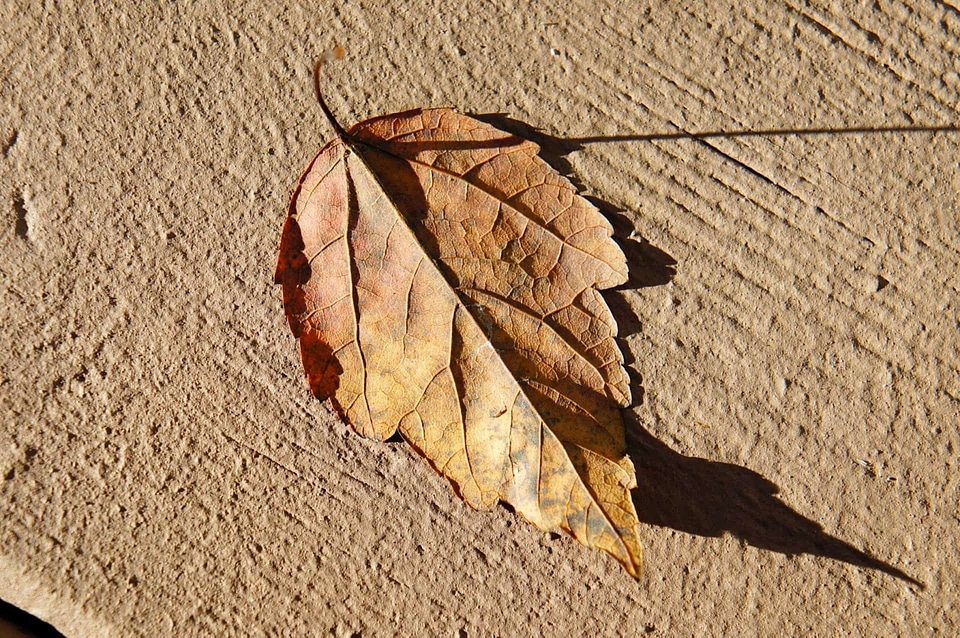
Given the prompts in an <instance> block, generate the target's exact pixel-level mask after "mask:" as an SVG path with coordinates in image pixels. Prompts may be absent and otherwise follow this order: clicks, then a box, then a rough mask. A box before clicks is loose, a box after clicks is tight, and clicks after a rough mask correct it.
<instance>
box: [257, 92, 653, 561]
mask: <svg viewBox="0 0 960 638" xmlns="http://www.w3.org/2000/svg"><path fill="white" fill-rule="evenodd" d="M538 150H539V149H538V147H537V146H536V145H535V144H533V143H531V142H529V141H526V140H523V139H521V138H518V137H515V136H512V135H510V134H508V133H505V132H503V131H500V130H498V129H496V128H494V127H492V126H490V125H488V124H485V123H483V122H480V121H478V120H476V119H473V118H470V117H467V116H464V115H460V114H457V113H455V112H454V111H452V110H450V109H430V110H415V111H409V112H406V113H399V114H394V115H388V116H384V117H380V118H375V119H372V120H367V121H365V122H361V123H360V124H357V125H355V126H354V127H353V128H351V129H350V130H349V131H348V132H347V133H346V134H345V135H343V136H342V137H338V139H336V140H334V141H332V142H330V143H329V144H327V145H326V146H325V147H324V148H323V149H321V151H320V152H319V154H318V155H317V156H316V157H315V158H314V160H313V162H312V163H311V164H310V166H309V167H308V169H307V171H306V172H305V173H304V175H303V177H302V178H301V181H300V184H299V185H298V187H297V190H296V192H295V193H294V196H293V198H292V200H291V204H290V211H289V216H288V218H287V222H286V226H285V227H284V232H283V237H282V240H281V247H280V256H279V260H278V265H277V274H276V280H277V282H278V283H281V284H282V285H283V292H284V306H285V310H286V313H287V316H288V319H289V322H290V326H291V329H292V330H293V333H294V335H295V336H297V337H298V338H299V339H300V344H301V355H302V359H303V363H304V369H305V371H306V373H307V378H308V382H309V384H310V387H311V389H312V390H313V392H314V394H316V395H317V396H318V397H320V398H321V399H324V398H330V399H331V401H332V404H333V406H334V408H335V409H336V410H337V412H338V413H339V414H340V415H341V417H342V418H344V419H345V420H346V421H347V422H349V423H350V424H351V426H352V427H353V428H354V429H355V430H356V431H357V432H358V433H360V434H361V435H363V436H367V437H371V438H375V439H386V438H388V437H390V436H392V435H393V434H394V432H396V431H397V430H399V431H400V433H401V434H402V435H403V437H404V438H405V439H406V440H407V441H408V442H409V443H410V444H411V445H412V446H413V447H414V448H415V449H417V450H418V451H419V452H420V453H421V454H422V455H423V456H424V457H426V458H427V459H428V460H429V461H430V463H431V464H432V465H433V467H434V468H435V469H436V470H437V471H438V472H439V473H441V474H442V475H443V476H445V477H447V478H448V479H449V480H450V482H451V483H452V484H453V486H454V488H455V489H456V491H457V492H458V493H459V494H460V496H461V497H462V498H463V500H464V501H466V502H467V504H469V505H470V506H472V507H474V508H489V507H491V506H493V505H494V504H495V503H496V502H497V501H498V500H502V501H505V502H507V503H509V504H510V505H511V506H513V507H514V508H515V509H516V511H518V512H519V513H520V514H521V515H523V516H524V517H525V518H526V519H528V520H529V521H531V522H532V523H534V524H535V525H537V526H538V527H539V528H541V529H543V530H554V529H563V530H565V531H566V532H568V533H570V534H571V535H572V536H573V537H575V538H576V539H577V540H579V541H580V542H582V543H584V544H586V545H589V546H593V547H597V548H600V549H602V550H604V551H606V552H608V553H610V554H611V555H613V556H614V557H615V558H616V559H617V560H618V561H620V563H622V564H623V566H624V567H625V568H626V569H627V571H628V572H629V573H630V574H632V575H634V576H637V577H638V576H639V573H640V567H641V560H642V558H641V557H642V550H641V546H640V542H639V538H638V534H637V527H638V521H637V515H636V511H635V509H634V506H633V502H632V500H631V497H630V490H631V488H633V487H635V484H636V479H635V473H634V469H633V465H632V463H631V462H630V460H629V459H628V458H627V457H626V456H625V454H624V447H625V443H624V434H623V424H622V421H621V417H620V413H619V411H618V407H619V406H626V405H628V404H629V402H630V389H629V384H628V378H627V375H626V371H625V370H624V368H623V358H622V355H621V353H620V351H619V349H618V348H617V346H616V343H615V340H614V337H615V336H616V322H615V321H614V319H613V316H612V315H611V314H610V311H609V309H608V308H607V305H606V303H605V302H604V300H603V299H602V297H601V296H600V294H599V293H598V289H604V288H609V287H611V286H615V285H618V284H621V283H623V282H625V281H626V278H627V272H626V261H625V259H624V256H623V253H622V252H621V251H620V249H619V247H618V246H617V245H616V244H615V243H614V242H613V240H612V238H611V234H612V229H611V227H610V225H609V223H608V222H607V221H606V220H605V219H604V218H603V217H602V216H601V215H600V213H599V211H597V210H596V208H595V207H593V206H592V205H591V204H590V203H589V202H587V201H586V200H584V199H583V198H581V197H579V196H578V195H577V194H576V192H575V190H574V189H573V187H572V186H571V184H570V183H569V182H568V181H567V180H566V179H565V178H563V177H562V176H561V175H559V174H558V173H557V172H556V171H554V170H553V169H551V168H550V167H549V166H548V165H547V164H546V163H544V162H543V161H542V160H540V159H539V158H538V157H537V152H538Z"/></svg>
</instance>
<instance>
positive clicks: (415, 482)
mask: <svg viewBox="0 0 960 638" xmlns="http://www.w3.org/2000/svg"><path fill="white" fill-rule="evenodd" d="M144 4H145V6H144V7H138V6H136V5H135V4H133V3H117V5H118V6H117V7H111V6H106V5H105V3H96V2H87V3H82V4H77V3H73V2H64V3H48V4H47V5H46V6H42V5H41V3H39V2H32V3H30V2H23V3H16V2H11V0H4V1H3V10H2V14H3V16H4V20H3V21H2V23H0V52H2V67H0V72H2V76H0V77H2V84H0V86H2V89H0V144H2V147H0V196H2V199H0V211H2V212H0V326H2V327H0V421H2V425H0V513H2V516H0V552H2V554H0V598H3V599H4V600H7V601H9V602H11V603H13V604H15V605H18V606H20V607H22V608H24V609H26V610H28V611H30V612H31V613H34V614H35V615H37V616H39V617H40V618H42V619H44V620H47V621H49V622H50V623H52V624H53V625H54V626H56V627H57V628H58V629H59V630H60V631H62V632H63V633H64V634H66V635H68V636H89V635H97V634H100V635H106V636H132V635H174V634H176V635H242V634H252V635H261V634H291V635H324V634H327V633H330V632H332V633H333V634H334V635H345V636H346V635H351V634H354V633H359V634H361V635H364V636H366V635H393V634H407V635H424V632H426V634H432V635H447V636H449V635H458V632H459V635H471V636H472V635H491V634H493V635H536V634H541V633H542V634H546V635H575V634H578V633H581V632H582V633H587V634H591V635H618V634H623V635H637V634H642V633H644V632H650V633H652V634H653V635H677V636H682V635H694V634H695V635H734V634H740V635H766V636H769V635H777V634H787V635H791V634H810V635H843V634H847V633H852V634H854V635H856V634H862V635H897V634H911V635H926V634H936V633H937V632H939V633H940V634H941V635H949V634H951V633H955V631H956V625H957V623H958V621H960V594H958V589H957V587H958V586H957V583H958V582H960V567H958V565H960V543H958V529H960V527H958V524H960V511H958V501H960V479H958V477H960V462H958V455H960V434H958V428H957V425H958V423H960V418H958V417H960V415H958V412H960V370H958V368H960V305H958V300H960V292H958V291H960V221H958V219H960V202H958V200H960V164H958V160H960V150H958V149H960V133H958V127H960V106H958V104H960V76H958V71H960V66H958V64H960V63H958V60H960V12H958V11H957V9H956V8H954V7H951V6H950V4H948V3H947V2H932V1H931V2H911V3H908V4H903V3H900V2H890V1H887V0H881V1H880V2H877V3H869V4H867V3H853V2H851V3H839V2H838V3H819V2H814V3H797V2H793V1H792V0H788V2H786V3H767V2H759V1H757V2H751V1H748V2H746V3H743V4H740V3H738V4H736V5H729V6H723V5H721V4H719V3H706V4H708V5H709V7H699V8H696V9H693V10H687V9H685V8H683V7H685V6H686V5H688V4H689V3H679V2H677V3H656V2H652V3H649V4H637V5H635V6H632V7H630V8H621V5H626V4H627V3H620V2H614V1H612V0H607V1H600V2H592V1H587V0H574V1H573V2H555V3H532V5H533V6H528V3H526V2H520V1H510V0H500V1H498V2H492V3H463V4H461V3H443V2H439V1H433V2H431V1H430V0H414V1H410V2H400V1H397V2H389V3H386V2H382V3H378V2H369V1H368V2H363V1H361V2H352V1H351V2H338V3H315V2H311V3H302V4H293V3H290V4H288V5H280V4H274V3H264V6H259V4H260V3H248V4H249V8H247V9H245V10H242V11H240V12H239V13H232V12H229V11H228V10H226V9H223V8H218V7H217V6H215V5H214V3H212V2H207V3H204V2H178V3H176V4H173V3H170V4H169V6H168V5H167V4H166V3H162V5H163V8H154V4H153V3H144ZM318 4H323V6H317V5H318ZM335 44H340V45H343V46H344V47H345V49H346V51H347V57H346V58H345V59H344V60H343V61H340V62H339V63H336V64H335V65H331V66H330V67H328V76H327V80H326V87H325V88H326V91H327V95H328V102H330V105H331V107H332V108H333V109H334V110H335V111H336V112H337V113H338V115H339V116H340V118H341V120H342V121H343V122H344V123H345V124H348V123H350V122H353V121H356V120H358V119H363V118H366V117H371V116H374V115H381V114H385V113H390V112H394V111H399V110H402V109H406V108H411V107H416V106H440V105H451V106H455V107H456V108H458V109H459V110H461V111H464V112H469V113H477V114H484V113H485V114H500V116H498V117H497V118H496V121H497V122H498V123H499V124H500V125H501V126H505V127H511V128H512V129H513V130H515V131H518V132H522V133H524V134H526V135H527V136H528V137H531V138H532V139H534V140H535V141H537V142H538V143H540V144H541V145H542V146H543V148H544V154H545V156H546V157H547V159H548V160H550V161H551V162H553V163H554V164H555V165H556V166H558V167H559V168H561V169H563V170H564V171H565V172H566V173H567V174H568V175H570V177H571V178H572V179H573V180H574V181H575V182H577V183H578V184H579V185H580V186H581V187H582V188H583V190H584V192H585V193H586V194H587V195H589V196H591V197H593V198H596V200H598V203H599V204H600V206H601V208H602V209H603V210H604V212H605V213H607V214H608V216H609V217H610V218H611V219H612V220H613V221H614V222H615V225H616V227H617V231H618V239H619V241H620V242H621V244H622V245H623V246H624V248H625V251H626V252H627V254H628V257H629V259H630V261H631V269H632V272H633V280H632V282H631V284H629V285H628V286H627V287H626V288H625V289H623V290H620V291H617V292H613V293H610V294H607V295H606V298H607V299H608V300H609V302H610V304H611V306H612V307H613V308H614V310H615V313H616V315H617V318H618V321H619V323H620V327H621V337H622V342H621V345H622V347H623V349H624V351H625V352H626V353H627V358H628V360H629V361H630V368H631V371H632V374H633V377H634V387H633V390H634V396H635V397H636V399H637V405H636V406H635V407H634V408H632V409H631V410H627V411H625V417H626V419H627V422H628V428H629V429H630V438H631V446H632V448H631V455H632V457H633V459H634V461H635V463H636V465H637V468H638V475H639V482H640V487H639V488H638V490H637V493H636V503H637V506H638V510H639V511H640V517H641V520H642V521H643V525H642V529H641V533H642V537H643V541H644V543H645V547H646V557H647V560H646V572H645V574H644V576H643V579H642V580H641V581H640V582H639V583H637V582H635V581H633V580H632V579H631V578H630V577H628V576H627V575H626V574H625V573H624V572H623V570H622V569H621V568H620V567H619V566H618V565H617V564H616V563H615V562H614V561H613V560H611V559H609V558H608V557H606V556H605V555H603V554H602V553H600V552H597V551H593V550H589V549H586V548H584V547H581V546H580V545H578V544H577V543H576V542H574V541H571V540H569V539H568V538H566V537H560V536H554V535H544V534H541V533H539V532H538V531H537V530H536V529H534V528H533V527H531V526H530V525H528V524H526V523H524V522H523V521H521V520H520V519H518V518H517V517H516V516H515V515H514V514H512V513H511V512H509V511H507V510H506V509H505V508H497V509H495V510H494V511H493V512H474V511H471V510H469V509H468V508H467V507H465V506H464V505H463V504H462V503H461V502H460V501H459V500H458V499H457V498H456V497H455V496H454V494H453V493H452V491H451V490H450V488H449V486H448V485H447V484H446V482H445V481H444V480H443V479H441V478H439V477H438V476H436V475H434V474H433V473H432V471H431V470H430V468H429V467H428V466H427V464H426V463H425V462H423V461H422V460H421V459H419V458H417V457H416V456H415V454H413V453H412V452H411V451H410V450H409V449H408V448H407V447H406V446H405V444H403V443H385V444H383V443H374V442H370V441H367V440H363V439H361V438H359V437H358V436H356V435H353V434H352V433H351V432H349V431H348V430H347V428H346V427H345V426H344V425H343V424H341V423H339V422H338V421H337V420H336V419H335V418H334V417H333V416H332V413H331V412H330V410H329V409H328V407H327V406H325V405H323V404H320V403H318V402H317V401H315V400H312V399H311V398H310V397H309V395H308V394H307V391H306V387H305V383H304V381H303V378H302V372H301V370H300V364H299V359H298V355H297V350H296V345H295V342H294V340H293V339H292V338H291V337H290V335H289V334H288V330H287V327H286V325H285V322H284V317H283V313H282V310H281V305H280V291H279V288H278V287H276V286H274V285H273V283H272V281H271V276H272V272H273V268H274V263H275V257H276V250H277V242H278V238H279V233H280V228H281V224H282V221H283V217H284V215H285V208H286V204H287V199H288V197H289V195H290V193H291V191H292V189H293V187H294V185H295V182H296V180H297V178H298V176H299V174H300V172H301V171H302V170H303V168H304V167H305V166H306V163H307V161H308V160H309V159H310V158H311V157H312V156H313V154H314V153H315V152H316V150H317V149H318V148H319V147H320V146H321V144H322V143H323V142H324V141H325V140H326V139H327V138H329V137H330V135H331V131H330V129H329V127H328V126H327V124H326V123H325V122H324V120H323V117H322V114H321V112H320V110H319V109H318V108H317V107H316V106H315V103H314V100H313V97H312V88H311V84H310V66H311V61H312V60H313V59H315V58H316V57H317V56H318V55H320V54H321V53H322V52H323V51H325V50H328V49H329V48H331V47H332V46H334V45H335ZM695 133H709V134H710V135H704V136H700V137H697V136H692V135H691V134H695Z"/></svg>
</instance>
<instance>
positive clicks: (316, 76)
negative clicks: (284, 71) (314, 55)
mask: <svg viewBox="0 0 960 638" xmlns="http://www.w3.org/2000/svg"><path fill="white" fill-rule="evenodd" d="M321 65H323V58H320V59H319V60H317V63H316V64H315V65H314V67H313V91H314V93H316V95H317V102H319V104H320V109H321V110H322V111H323V114H324V115H325V116H326V118H327V121H328V122H330V126H332V127H333V130H334V131H335V132H336V133H337V137H339V138H340V139H343V138H345V137H346V136H347V132H346V131H345V130H343V127H342V126H340V122H338V121H337V118H335V117H334V116H333V112H332V111H331V110H330V107H329V106H327V103H326V102H324V100H323V95H322V94H321V93H320V67H321Z"/></svg>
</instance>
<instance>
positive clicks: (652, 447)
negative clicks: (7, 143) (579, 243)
mask: <svg viewBox="0 0 960 638" xmlns="http://www.w3.org/2000/svg"><path fill="white" fill-rule="evenodd" d="M473 117H475V118H477V119H479V120H482V121H484V122H487V123H488V124H492V125H493V126H496V127H497V128H500V129H502V130H504V131H507V132H509V133H512V134H514V135H517V136H519V137H522V138H524V139H528V140H530V141H532V142H534V143H536V144H538V145H539V146H540V148H541V152H540V156H541V157H542V158H543V159H544V160H545V161H546V162H547V163H549V164H550V165H551V166H553V168H555V169H556V170H557V171H559V172H560V173H561V174H562V175H564V176H566V177H567V179H570V180H571V182H573V183H574V184H575V185H576V186H577V188H578V190H580V191H581V192H582V191H583V190H584V188H583V187H582V184H578V183H577V181H576V179H575V178H574V177H572V176H571V173H572V167H571V165H570V163H569V162H568V161H567V160H566V158H565V156H566V155H567V154H569V153H571V152H573V151H576V150H579V149H581V148H583V145H584V144H586V143H600V142H624V141H637V142H644V141H654V140H669V139H695V140H701V141H702V140H703V139H704V138H711V137H746V136H749V137H754V136H764V135H767V136H770V135H821V134H827V133H834V134H851V133H897V132H956V131H960V127H910V128H904V127H886V128H850V129H834V130H827V129H810V130H771V131H744V132H732V133H724V132H711V133H703V134H687V133H676V134H666V135H632V136H631V135H622V136H608V137H586V138H568V139H564V138H559V137H555V136H552V135H548V134H545V133H543V132H541V131H539V130H537V129H535V128H533V127H531V126H529V125H527V124H525V123H524V122H520V121H518V120H514V119H511V118H509V117H506V116H505V115H503V114H500V113H488V114H479V115H477V114H474V115H473ZM587 199H589V200H590V201H591V203H593V204H594V205H595V206H597V208H598V209H600V211H601V212H602V213H603V214H604V215H605V216H606V217H607V219H608V220H610V222H611V224H612V225H613V227H614V237H615V238H616V240H617V242H618V243H619V244H620V247H621V249H622V250H623V251H624V254H625V256H626V258H627V265H628V268H629V272H630V280H629V281H628V282H627V283H626V284H624V285H623V286H621V287H619V288H618V289H617V290H633V289H638V288H644V287H649V286H661V285H664V284H666V283H669V281H670V280H671V279H672V278H673V276H674V275H675V274H676V266H677V261H676V260H675V259H674V258H673V257H672V256H670V255H669V254H667V253H666V252H665V251H663V250H661V249H659V248H657V247H656V246H653V245H652V244H650V243H649V242H648V241H647V240H645V239H643V238H639V239H635V229H634V226H633V223H632V222H631V221H630V219H629V218H628V217H627V216H625V215H623V214H622V213H623V211H622V209H619V208H618V207H616V206H615V205H613V204H611V203H609V202H605V201H603V200H601V199H598V198H595V197H588V198H587ZM604 299H605V300H606V301H607V303H608V305H609V306H610V310H611V312H613V315H614V317H615V318H616V319H617V323H618V326H619V327H620V338H621V339H623V338H624V337H625V336H627V335H632V334H636V333H638V332H640V331H641V329H642V322H641V320H640V318H639V316H638V315H637V314H636V312H635V311H634V310H633V309H632V308H631V306H630V304H629V303H627V300H626V299H625V298H624V296H623V295H620V294H616V293H614V294H610V291H605V293H604ZM623 351H624V354H625V356H626V358H627V360H626V361H625V365H626V367H627V370H628V372H629V373H630V375H631V388H632V390H633V393H634V405H641V404H642V403H643V384H642V379H641V378H640V375H639V373H638V372H636V370H635V368H634V367H633V366H632V365H631V364H633V363H635V361H634V360H632V359H631V355H630V352H629V349H626V348H623ZM623 414H624V416H625V421H626V426H627V427H626V435H627V453H628V454H629V455H630V457H631V458H632V459H633V461H634V464H635V466H636V471H637V483H638V489H637V490H635V491H634V499H633V500H634V505H635V506H636V509H637V513H638V515H639V518H640V520H641V521H643V522H644V523H648V524H650V525H657V526H660V527H669V528H671V529H674V530H677V531H681V532H685V533H688V534H694V535H697V536H705V537H720V536H723V535H724V534H732V535H733V536H735V537H737V538H739V539H740V540H741V541H743V542H745V543H748V544H750V545H752V546H754V547H758V548H760V549H765V550H768V551H774V552H778V553H781V554H785V555H788V556H794V555H798V554H811V555H815V556H823V557H825V558H830V559H833V560H837V561H841V562H844V563H847V564H850V565H854V566H856V567H861V568H866V569H871V570H876V571H880V572H883V573H885V574H888V575H890V576H893V577H895V578H898V579H900V580H902V581H905V582H908V583H910V584H912V585H915V586H917V587H919V588H921V589H923V588H924V585H923V583H920V582H919V581H917V580H916V579H914V578H912V577H911V576H909V575H908V574H906V573H905V572H904V571H902V570H900V569H898V568H896V567H894V566H892V565H890V564H888V563H885V562H883V561H881V560H879V559H877V558H875V557H873V556H871V555H870V554H868V553H866V552H864V551H862V550H859V549H857V548H856V547H854V546H852V545H850V544H849V543H847V542H845V541H842V540H840V539H838V538H835V537H833V536H830V535H829V534H827V533H826V532H825V531H824V529H823V526H821V525H820V524H819V523H817V522H815V521H813V520H810V519H808V518H806V517H804V516H803V515H802V514H800V513H798V512H796V511H794V510H793V509H791V508H790V507H789V506H788V505H786V504H785V503H784V502H783V501H781V500H780V499H779V498H777V494H778V493H779V487H778V486H777V485H776V484H774V483H773V482H772V481H770V480H768V479H766V478H765V477H763V476H761V475H760V474H758V473H757V472H755V471H753V470H751V469H749V468H746V467H742V466H739V465H734V464H731V463H721V462H717V461H710V460H707V459H702V458H696V457H689V456H684V455H683V454H680V453H678V452H675V451H674V450H672V449H670V447H669V446H667V445H666V444H665V443H663V442H662V441H660V440H658V439H657V438H656V437H654V436H653V435H652V434H650V433H649V432H648V431H647V430H646V429H645V428H644V427H643V426H642V425H641V424H640V423H639V421H638V420H637V418H636V414H635V413H634V412H632V411H627V410H624V411H623Z"/></svg>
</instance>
